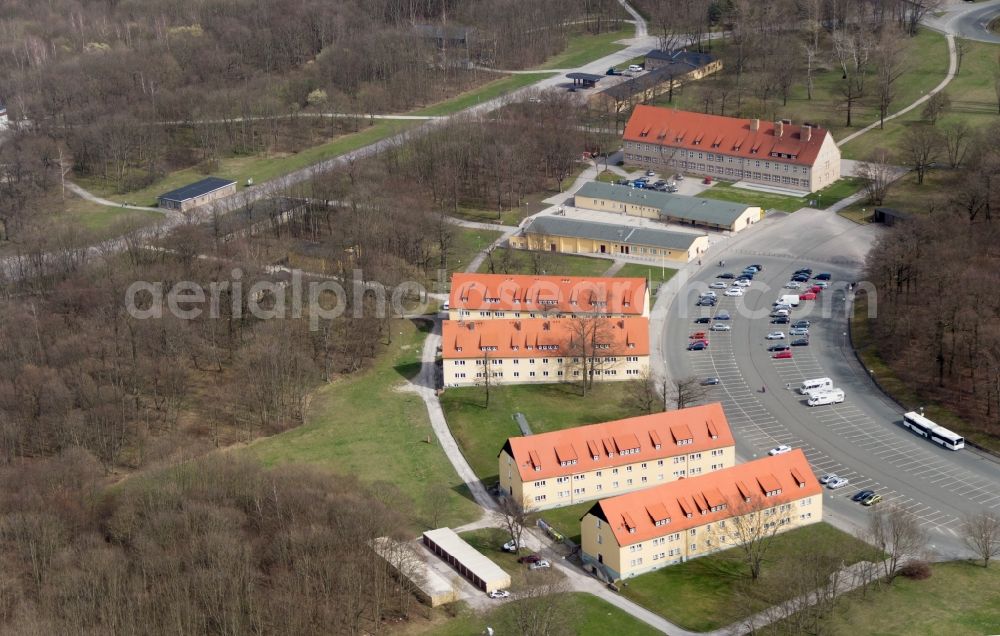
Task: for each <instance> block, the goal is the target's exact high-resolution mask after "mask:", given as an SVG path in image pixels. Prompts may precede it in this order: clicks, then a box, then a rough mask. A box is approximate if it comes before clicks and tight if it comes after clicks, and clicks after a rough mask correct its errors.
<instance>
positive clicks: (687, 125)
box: [623, 104, 829, 166]
mask: <svg viewBox="0 0 1000 636" xmlns="http://www.w3.org/2000/svg"><path fill="white" fill-rule="evenodd" d="M751 122H752V120H750V119H739V118H736V117H722V116H720V115H707V114H704V113H692V112H689V111H684V110H674V109H672V108H660V107H658V106H646V105H641V104H640V105H639V106H636V107H635V109H634V110H633V111H632V117H630V118H629V120H628V124H627V125H626V126H625V134H624V136H623V139H625V140H626V141H639V142H645V143H661V144H664V145H667V146H670V147H676V148H684V149H685V150H695V151H702V152H714V153H718V154H723V155H727V156H734V157H743V158H745V159H763V160H768V159H773V160H776V161H783V162H786V163H795V164H799V165H804V166H811V165H813V163H814V162H815V161H816V157H817V155H818V154H819V149H820V147H821V146H822V145H823V140H824V139H825V138H826V136H827V135H828V134H829V133H828V131H827V130H826V129H824V128H819V127H813V128H812V129H811V131H810V132H811V135H810V138H809V140H808V141H806V132H807V131H805V130H804V128H805V127H804V126H798V125H795V124H782V125H780V126H779V125H778V124H777V123H776V122H773V121H764V120H761V121H760V124H759V127H758V130H756V131H753V130H751V129H750V125H751ZM779 129H780V134H779ZM654 132H655V133H656V134H653V133H654ZM706 134H707V135H708V136H707V137H705V135H706ZM705 139H711V140H712V141H711V142H710V143H705ZM699 140H700V141H699ZM771 153H780V154H782V155H785V156H772V154H771Z"/></svg>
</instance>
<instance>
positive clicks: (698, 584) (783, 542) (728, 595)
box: [622, 523, 871, 631]
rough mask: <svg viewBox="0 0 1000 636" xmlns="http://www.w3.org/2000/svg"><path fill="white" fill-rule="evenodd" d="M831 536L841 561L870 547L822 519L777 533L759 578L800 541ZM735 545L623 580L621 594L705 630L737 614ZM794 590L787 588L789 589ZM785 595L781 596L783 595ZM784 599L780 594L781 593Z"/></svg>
mask: <svg viewBox="0 0 1000 636" xmlns="http://www.w3.org/2000/svg"><path fill="white" fill-rule="evenodd" d="M830 542H835V545H838V546H839V549H838V552H839V553H841V554H843V560H844V563H845V564H851V563H855V562H857V561H859V560H861V559H863V558H868V557H870V555H871V547H869V546H867V545H866V544H864V543H863V542H861V541H859V540H858V539H856V538H854V537H852V536H851V535H849V534H847V533H845V532H841V531H840V530H837V529H836V528H834V527H833V526H831V525H829V524H826V523H816V524H812V525H809V526H805V527H804V528H799V529H796V530H791V531H789V532H786V533H784V534H781V535H778V536H777V537H775V539H774V543H773V544H772V545H771V548H770V551H769V555H770V556H769V557H768V558H767V559H766V561H765V562H764V567H763V569H762V571H761V584H762V585H766V579H767V578H768V575H769V573H771V572H778V571H781V570H782V569H783V568H789V567H795V559H796V558H797V556H798V554H800V553H801V552H802V550H804V549H806V546H809V545H811V544H815V543H823V544H827V543H830ZM741 559H742V553H740V552H739V550H738V549H732V550H726V551H724V552H719V553H716V554H711V555H708V556H704V557H701V558H698V559H693V560H691V561H686V562H684V563H679V564H677V565H671V566H669V567H665V568H663V569H661V570H657V571H655V572H650V573H649V574H643V575H642V576H637V577H636V578H633V579H628V580H627V581H625V585H624V586H623V587H622V594H623V595H624V596H626V597H628V598H630V599H632V600H633V601H635V602H637V603H639V604H641V605H643V606H645V607H647V608H648V609H650V610H652V611H654V612H656V613H657V614H660V615H661V616H663V617H664V618H666V619H667V620H669V621H671V622H674V623H676V624H678V625H680V626H681V627H683V628H685V629H689V630H693V631H709V630H713V629H718V628H720V627H724V626H726V625H729V624H730V623H732V622H734V621H736V620H739V619H740V618H742V616H739V615H738V612H737V611H736V608H735V606H734V605H733V600H732V599H733V596H734V590H735V588H736V586H737V584H739V583H740V582H742V581H745V580H748V579H749V573H748V570H747V567H746V566H745V565H744V564H743V562H742V560H741ZM795 593H797V592H796V591H795V590H789V595H793V594H795ZM786 598H787V597H786ZM782 600H784V599H782Z"/></svg>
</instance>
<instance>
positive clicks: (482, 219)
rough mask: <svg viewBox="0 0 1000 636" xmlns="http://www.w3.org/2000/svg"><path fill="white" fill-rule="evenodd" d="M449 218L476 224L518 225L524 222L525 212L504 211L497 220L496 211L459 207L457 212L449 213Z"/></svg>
mask: <svg viewBox="0 0 1000 636" xmlns="http://www.w3.org/2000/svg"><path fill="white" fill-rule="evenodd" d="M450 216H453V217H455V218H457V219H463V220H465V221H476V222H477V223H497V222H498V221H499V223H498V225H507V226H512V225H518V224H520V223H521V221H523V220H524V217H525V216H526V214H525V210H523V209H521V208H518V209H516V210H504V211H503V212H501V213H500V214H499V219H498V218H497V216H498V215H497V211H496V210H483V209H480V208H466V207H459V208H458V211H457V212H454V211H453V212H451V214H450Z"/></svg>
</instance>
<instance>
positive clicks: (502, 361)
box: [441, 317, 649, 387]
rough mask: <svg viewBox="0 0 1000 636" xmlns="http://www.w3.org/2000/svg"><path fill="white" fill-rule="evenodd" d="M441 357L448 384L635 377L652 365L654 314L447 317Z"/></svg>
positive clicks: (540, 382)
mask: <svg viewBox="0 0 1000 636" xmlns="http://www.w3.org/2000/svg"><path fill="white" fill-rule="evenodd" d="M441 356H442V358H443V367H444V369H443V372H444V386H445V387H457V386H475V385H481V384H485V383H486V382H487V381H488V382H489V383H490V384H494V385H496V384H530V383H538V384H545V383H556V382H570V381H580V380H583V379H584V378H585V377H588V376H590V377H591V378H592V379H593V380H597V381H614V380H634V379H636V378H638V377H641V376H642V375H643V373H645V372H647V371H648V370H649V319H648V318H644V317H630V318H603V317H592V318H526V319H522V320H516V319H515V320H466V321H458V320H446V321H444V323H443V325H442V333H441ZM487 374H489V375H487Z"/></svg>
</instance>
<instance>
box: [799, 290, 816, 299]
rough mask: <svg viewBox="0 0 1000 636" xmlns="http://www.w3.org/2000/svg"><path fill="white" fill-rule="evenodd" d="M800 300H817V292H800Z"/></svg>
mask: <svg viewBox="0 0 1000 636" xmlns="http://www.w3.org/2000/svg"><path fill="white" fill-rule="evenodd" d="M799 300H816V293H815V292H806V293H804V294H799Z"/></svg>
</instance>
